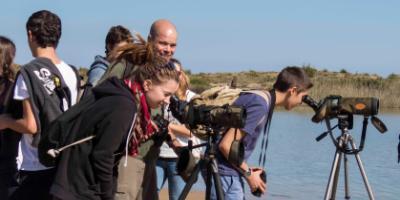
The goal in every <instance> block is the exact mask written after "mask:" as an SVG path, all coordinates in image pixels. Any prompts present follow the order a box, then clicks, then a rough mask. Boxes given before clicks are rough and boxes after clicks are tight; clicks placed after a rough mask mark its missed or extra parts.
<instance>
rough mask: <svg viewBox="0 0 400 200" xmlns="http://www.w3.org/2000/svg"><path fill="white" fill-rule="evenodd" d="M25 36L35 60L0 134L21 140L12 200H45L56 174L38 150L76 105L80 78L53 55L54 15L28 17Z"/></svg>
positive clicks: (57, 28) (57, 24) (0, 119)
mask: <svg viewBox="0 0 400 200" xmlns="http://www.w3.org/2000/svg"><path fill="white" fill-rule="evenodd" d="M26 31H27V36H28V44H29V47H30V50H31V53H32V56H33V57H35V59H34V60H32V61H31V62H29V63H28V64H26V65H24V66H22V67H21V69H20V73H19V74H18V75H17V80H16V83H15V89H14V91H13V100H12V101H11V102H10V106H9V107H10V111H11V112H10V114H9V115H7V114H3V115H1V116H0V130H4V129H8V130H12V131H13V132H15V133H20V134H22V138H21V143H20V145H21V152H22V156H23V160H22V164H21V170H20V171H19V186H18V188H17V189H16V190H15V192H14V193H13V194H12V197H11V199H43V200H45V199H51V196H50V195H49V188H50V185H51V183H52V180H53V176H54V172H55V170H54V168H48V167H45V166H44V165H42V164H41V163H40V162H39V159H38V149H37V146H38V143H39V141H40V138H41V134H42V132H43V130H45V129H46V128H47V127H48V125H49V124H50V123H51V121H52V120H54V119H55V118H56V117H57V116H58V115H60V114H61V113H62V112H64V111H65V110H67V109H68V108H69V107H70V106H72V105H74V104H75V102H76V99H77V94H78V88H79V85H78V84H79V75H78V73H77V71H76V70H75V69H74V68H72V67H71V66H69V65H68V64H66V63H65V62H64V61H62V60H61V59H60V58H59V57H58V55H57V52H56V48H57V45H58V42H59V39H60V37H61V20H60V18H59V17H58V16H57V15H56V14H54V13H52V12H50V11H47V10H41V11H38V12H35V13H33V14H32V15H31V16H30V17H29V19H28V21H27V23H26Z"/></svg>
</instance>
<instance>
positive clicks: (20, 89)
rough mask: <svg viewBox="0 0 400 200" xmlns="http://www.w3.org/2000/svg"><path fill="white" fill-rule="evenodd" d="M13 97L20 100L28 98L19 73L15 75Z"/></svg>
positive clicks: (24, 84)
mask: <svg viewBox="0 0 400 200" xmlns="http://www.w3.org/2000/svg"><path fill="white" fill-rule="evenodd" d="M13 98H14V99H15V100H20V101H22V100H25V99H27V98H29V92H28V88H27V87H26V83H25V80H24V77H23V76H22V75H21V74H20V75H18V77H17V81H16V83H15V88H14V96H13Z"/></svg>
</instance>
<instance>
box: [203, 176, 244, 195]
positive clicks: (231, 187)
mask: <svg viewBox="0 0 400 200" xmlns="http://www.w3.org/2000/svg"><path fill="white" fill-rule="evenodd" d="M220 177H221V186H222V192H223V193H224V199H225V200H231V199H232V200H237V199H245V198H244V182H243V179H242V177H240V176H224V175H220ZM212 182H214V181H212ZM211 187H212V188H211V198H210V199H213V200H214V199H217V193H216V191H215V186H214V183H213V185H212V186H211Z"/></svg>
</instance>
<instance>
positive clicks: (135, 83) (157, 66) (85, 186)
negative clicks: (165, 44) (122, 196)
mask: <svg viewBox="0 0 400 200" xmlns="http://www.w3.org/2000/svg"><path fill="white" fill-rule="evenodd" d="M129 49H130V51H129V52H130V53H129V55H130V56H134V57H135V59H134V61H135V62H136V63H135V64H136V65H137V66H138V67H137V69H136V70H135V72H134V73H132V74H131V75H130V76H128V77H125V78H124V79H118V78H115V77H114V78H110V79H108V80H106V81H104V82H102V83H101V84H99V85H98V86H96V87H95V88H93V95H94V98H95V101H94V103H93V104H91V105H90V106H88V107H87V108H85V109H84V111H83V112H82V114H81V115H80V116H79V118H80V119H77V120H79V121H81V122H82V123H80V124H79V125H78V126H77V127H76V128H74V131H72V132H73V133H71V135H69V136H68V137H70V138H74V139H73V140H71V141H70V142H73V141H76V140H79V139H81V138H85V137H87V136H91V135H94V136H95V137H94V139H93V140H90V141H88V142H85V143H82V144H79V145H76V146H73V147H71V148H68V149H66V150H64V151H63V152H62V153H61V155H60V158H59V163H58V167H57V172H56V177H55V181H54V183H53V185H52V187H51V194H52V195H53V196H54V197H55V199H68V200H73V199H93V200H95V199H96V200H97V199H102V200H106V199H114V193H115V190H116V183H117V180H116V179H117V175H118V164H119V160H120V159H121V157H122V156H123V155H125V157H127V154H129V156H136V155H137V154H138V146H139V145H140V143H142V142H144V141H146V140H147V139H149V138H150V137H151V136H152V135H153V134H154V133H155V132H156V130H157V127H156V126H155V125H154V123H153V122H152V121H151V119H150V116H151V113H150V112H151V109H154V108H158V107H160V106H161V105H163V104H168V103H169V99H170V97H171V95H173V94H174V93H175V92H176V90H177V89H178V81H179V75H178V73H177V72H176V71H175V69H174V67H173V65H172V64H170V63H168V62H167V61H165V59H163V58H162V57H159V56H156V55H153V53H152V50H151V48H150V47H149V45H148V44H146V43H142V44H130V47H129ZM81 103H83V102H81ZM78 106H79V103H78V104H77V107H78ZM68 112H74V108H72V109H71V110H69V111H67V112H66V113H64V114H68ZM61 117H62V115H61ZM50 128H51V127H50ZM72 134H73V135H72ZM121 162H125V161H123V160H122V161H121Z"/></svg>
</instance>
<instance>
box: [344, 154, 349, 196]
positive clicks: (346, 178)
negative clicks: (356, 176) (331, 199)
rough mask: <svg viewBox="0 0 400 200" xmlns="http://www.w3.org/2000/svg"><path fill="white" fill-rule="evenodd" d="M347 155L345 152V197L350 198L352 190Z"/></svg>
mask: <svg viewBox="0 0 400 200" xmlns="http://www.w3.org/2000/svg"><path fill="white" fill-rule="evenodd" d="M347 161H348V160H347V156H346V154H344V163H343V165H344V198H345V199H350V190H349V174H348V173H349V172H348V170H349V169H348V164H347Z"/></svg>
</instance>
